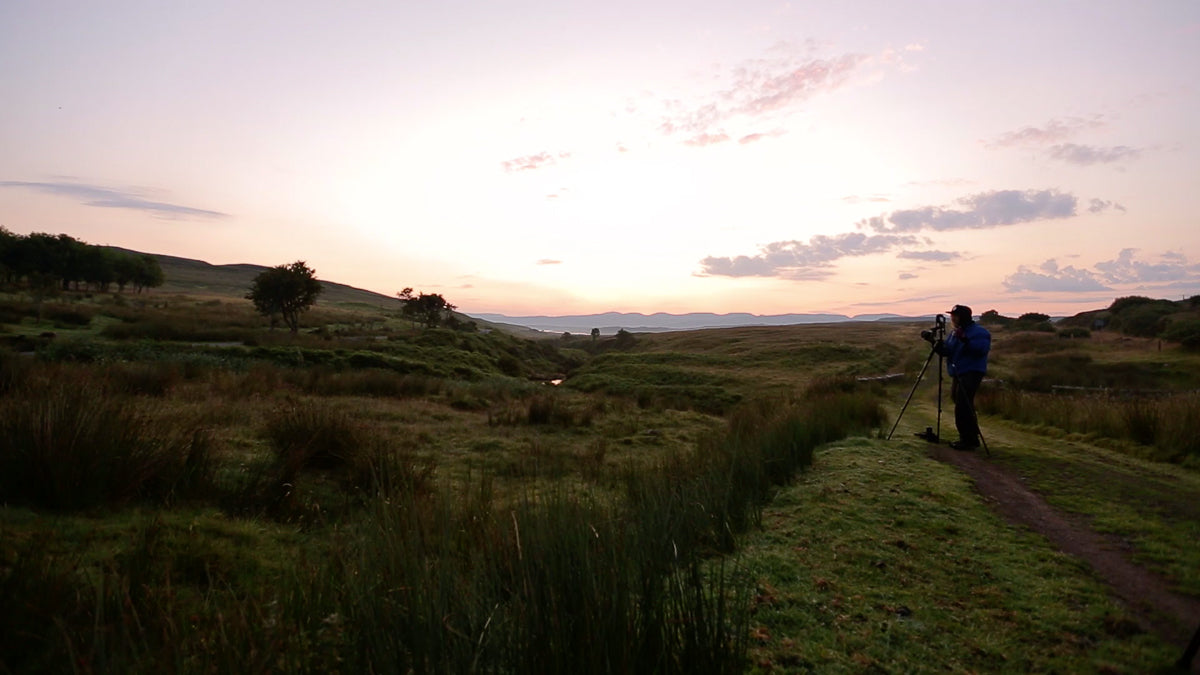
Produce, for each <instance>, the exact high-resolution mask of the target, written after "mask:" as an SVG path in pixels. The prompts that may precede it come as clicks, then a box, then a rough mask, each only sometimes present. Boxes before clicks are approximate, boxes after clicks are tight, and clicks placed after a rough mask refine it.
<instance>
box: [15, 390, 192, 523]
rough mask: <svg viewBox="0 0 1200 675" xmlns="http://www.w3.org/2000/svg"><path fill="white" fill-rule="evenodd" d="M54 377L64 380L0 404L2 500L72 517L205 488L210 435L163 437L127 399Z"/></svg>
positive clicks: (189, 432)
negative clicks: (82, 511)
mask: <svg viewBox="0 0 1200 675" xmlns="http://www.w3.org/2000/svg"><path fill="white" fill-rule="evenodd" d="M56 372H57V373H58V374H59V375H60V376H65V377H58V378H52V379H42V378H34V379H30V381H29V382H27V383H25V384H24V385H23V386H21V387H19V388H18V389H17V390H15V391H13V392H12V393H10V395H9V396H6V397H4V398H3V399H0V501H3V502H7V503H10V504H20V505H28V506H35V507H42V508H46V509H53V510H64V511H69V510H80V509H88V508H93V507H98V506H102V505H117V504H123V503H127V502H130V501H133V500H135V499H148V500H151V501H159V502H161V501H164V500H167V499H170V498H172V497H175V496H184V495H186V494H191V493H193V492H196V491H200V490H203V489H205V484H206V482H207V481H209V480H210V479H211V466H212V464H211V461H210V455H211V449H210V445H211V443H210V442H209V438H208V435H207V434H206V433H204V432H203V431H201V430H199V429H184V430H171V431H168V432H165V433H164V432H160V431H157V430H155V428H154V427H153V425H152V424H151V423H150V421H149V420H147V419H146V417H145V416H144V415H141V414H139V413H138V411H137V409H136V408H135V407H134V405H133V403H132V401H131V400H130V399H129V398H128V397H126V396H123V395H121V394H116V393H113V392H111V391H109V390H106V388H105V387H104V386H103V384H102V383H101V382H99V381H97V380H95V379H93V378H91V377H88V376H86V375H84V374H82V373H80V372H76V371H70V370H61V371H56ZM71 375H74V376H75V377H70V376H71Z"/></svg>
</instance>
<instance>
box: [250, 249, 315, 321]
mask: <svg viewBox="0 0 1200 675" xmlns="http://www.w3.org/2000/svg"><path fill="white" fill-rule="evenodd" d="M320 294H321V282H319V281H317V273H316V272H315V271H314V270H313V269H312V268H311V267H309V266H308V265H306V264H304V261H303V260H297V261H296V262H294V263H292V264H290V265H278V266H276V267H272V268H271V269H269V270H266V271H264V272H260V273H259V274H258V276H256V277H254V283H253V284H252V285H251V286H250V292H249V293H248V294H246V298H247V299H248V300H251V301H252V302H254V309H256V310H258V312H259V313H260V314H262V315H263V316H268V317H274V316H275V315H276V314H278V315H279V316H281V317H283V322H284V323H286V324H287V326H288V328H289V329H290V330H291V331H292V332H293V333H295V332H297V331H299V330H300V313H301V312H303V311H305V310H307V309H308V308H309V307H312V305H313V303H315V302H316V301H317V296H318V295H320Z"/></svg>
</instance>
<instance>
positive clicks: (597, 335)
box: [592, 328, 600, 342]
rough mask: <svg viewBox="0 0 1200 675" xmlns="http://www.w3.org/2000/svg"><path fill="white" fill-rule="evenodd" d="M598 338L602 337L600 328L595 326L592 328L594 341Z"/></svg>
mask: <svg viewBox="0 0 1200 675" xmlns="http://www.w3.org/2000/svg"><path fill="white" fill-rule="evenodd" d="M598 339H600V329H599V328H593V329H592V342H595V341H596V340H598Z"/></svg>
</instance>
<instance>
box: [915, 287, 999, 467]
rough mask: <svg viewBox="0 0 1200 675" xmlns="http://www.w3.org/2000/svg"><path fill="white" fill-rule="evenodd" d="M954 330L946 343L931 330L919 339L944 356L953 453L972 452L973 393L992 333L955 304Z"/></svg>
mask: <svg viewBox="0 0 1200 675" xmlns="http://www.w3.org/2000/svg"><path fill="white" fill-rule="evenodd" d="M950 323H951V324H952V325H953V327H954V329H953V330H952V331H950V333H949V335H947V336H946V338H945V340H944V341H943V340H940V339H938V336H937V335H936V334H934V333H933V332H931V331H923V332H922V333H921V337H923V338H925V339H926V340H928V341H930V342H931V343H933V350H934V351H935V352H937V353H938V354H940V355H942V356H944V357H946V373H947V374H948V375H950V378H951V385H950V398H951V399H953V400H954V426H955V427H957V428H958V440H957V441H954V442H953V443H951V444H950V447H952V448H954V449H955V450H974V449H975V448H978V447H979V420H978V419H977V418H976V416H975V392H977V391H979V384H980V382H982V381H983V375H984V373H986V372H987V358H988V352H989V351H990V350H991V348H992V334H991V333H989V332H988V330H987V329H986V328H984V327H983V326H980V325H979V324H977V323H975V322H974V321H973V320H972V319H971V308H970V307H967V306H966V305H955V306H954V308H953V309H951V310H950Z"/></svg>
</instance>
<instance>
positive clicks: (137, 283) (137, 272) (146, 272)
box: [132, 255, 321, 305]
mask: <svg viewBox="0 0 1200 675" xmlns="http://www.w3.org/2000/svg"><path fill="white" fill-rule="evenodd" d="M300 264H301V265H303V264H304V263H300ZM309 273H310V274H311V273H312V270H309ZM165 280H166V278H165V277H164V276H163V271H162V266H161V265H159V264H158V260H157V259H156V258H155V257H154V256H152V255H142V256H138V259H137V267H136V268H135V269H134V275H133V279H132V281H133V287H134V288H135V289H137V292H138V293H141V292H142V289H143V288H157V287H159V286H162V285H163V281H165ZM320 292H321V288H320V286H318V287H317V293H320ZM315 297H316V296H314V298H315ZM309 304H310V305H311V304H312V303H309Z"/></svg>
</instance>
